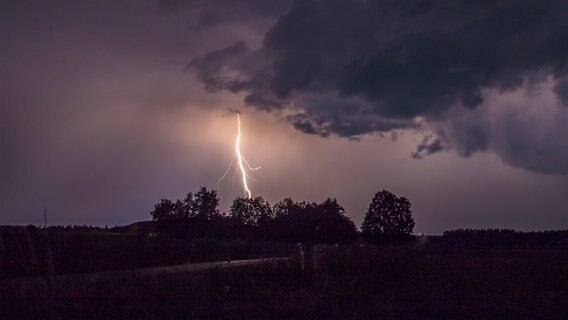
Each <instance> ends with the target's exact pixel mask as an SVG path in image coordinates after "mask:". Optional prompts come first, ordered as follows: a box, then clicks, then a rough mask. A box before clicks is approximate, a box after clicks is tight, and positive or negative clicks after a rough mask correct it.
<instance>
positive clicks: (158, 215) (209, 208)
mask: <svg viewBox="0 0 568 320" xmlns="http://www.w3.org/2000/svg"><path fill="white" fill-rule="evenodd" d="M150 214H151V216H152V220H154V221H156V222H157V223H158V225H159V232H162V233H167V234H170V235H174V236H177V237H216V238H221V239H235V238H246V239H250V238H254V239H266V240H271V241H281V242H309V243H327V244H338V243H352V242H355V241H357V240H359V239H361V238H363V239H365V240H367V241H370V242H381V241H393V240H396V241H398V240H404V239H408V238H410V237H411V234H412V231H413V228H414V219H413V218H412V211H411V203H410V201H409V200H408V199H407V198H405V197H398V196H396V195H395V194H393V193H391V192H389V191H386V190H383V191H380V192H377V193H376V194H375V195H374V197H373V199H372V200H371V203H370V204H369V207H368V210H367V212H366V215H365V219H364V221H363V223H362V225H361V231H359V230H358V229H357V227H356V226H355V224H354V223H353V221H352V220H351V219H350V218H349V217H348V216H347V215H346V213H345V209H344V208H343V206H341V205H340V204H339V203H338V202H337V200H336V199H335V198H327V199H326V200H324V201H322V202H320V203H316V202H307V201H293V200H292V199H291V198H286V199H283V200H282V201H279V202H277V203H275V204H274V205H271V204H270V203H269V202H268V201H266V200H264V199H263V198H262V197H260V196H259V197H254V198H245V197H237V198H236V199H234V200H233V203H232V204H231V206H230V208H229V210H228V212H221V211H220V210H219V198H218V196H217V191H215V190H208V189H207V188H205V187H201V188H200V189H199V190H198V191H196V192H190V193H188V194H187V195H186V196H185V197H184V198H182V199H177V200H175V201H172V200H169V199H162V200H161V201H160V202H159V203H157V204H156V205H155V206H154V210H153V211H152V212H151V213H150Z"/></svg>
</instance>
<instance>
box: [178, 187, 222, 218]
mask: <svg viewBox="0 0 568 320" xmlns="http://www.w3.org/2000/svg"><path fill="white" fill-rule="evenodd" d="M186 203H188V204H189V206H190V208H191V210H190V217H195V218H199V219H203V220H209V219H211V217H212V216H214V215H218V214H219V209H218V208H217V207H219V198H218V197H217V191H216V190H207V188H205V187H201V189H199V191H197V193H195V194H194V195H193V198H191V199H186Z"/></svg>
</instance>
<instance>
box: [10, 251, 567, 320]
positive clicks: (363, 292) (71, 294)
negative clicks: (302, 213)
mask: <svg viewBox="0 0 568 320" xmlns="http://www.w3.org/2000/svg"><path fill="white" fill-rule="evenodd" d="M316 252H317V255H316V256H317V259H316V260H317V270H316V272H315V273H314V274H312V275H307V274H304V273H302V272H301V271H300V268H299V264H298V263H297V262H296V263H279V264H272V265H262V266H243V267H239V268H232V269H217V270H209V271H205V272H200V273H188V274H172V275H157V276H139V277H137V276H132V277H112V276H109V277H108V278H106V279H100V280H97V281H82V282H81V281H76V282H73V281H71V282H65V281H53V283H52V285H51V288H50V287H49V285H48V282H47V281H44V282H39V283H36V284H35V285H30V284H28V285H23V284H22V283H24V282H22V281H20V282H18V281H17V280H16V281H14V280H3V284H2V289H1V291H2V292H1V293H2V299H1V301H2V302H1V306H0V307H1V308H2V309H3V310H2V311H3V312H2V314H3V315H4V316H3V318H8V319H10V318H40V319H77V318H81V319H89V318H93V319H121V318H124V319H187V318H190V319H324V318H325V319H567V318H568V255H567V254H566V253H567V250H566V249H563V248H546V247H539V248H528V247H525V248H515V247H461V248H458V247H452V246H449V245H447V244H446V245H439V244H438V245H436V244H431V245H430V244H426V245H423V244H422V245H420V244H418V243H416V244H411V245H396V246H395V245H392V246H380V247H375V246H366V247H360V246H347V247H338V248H337V247H333V246H330V247H320V248H318V249H317V250H316Z"/></svg>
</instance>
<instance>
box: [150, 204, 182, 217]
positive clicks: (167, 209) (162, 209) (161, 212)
mask: <svg viewBox="0 0 568 320" xmlns="http://www.w3.org/2000/svg"><path fill="white" fill-rule="evenodd" d="M175 209H176V205H175V204H174V203H173V202H172V201H171V200H168V199H162V200H160V203H158V204H156V205H155V206H154V210H153V211H152V212H150V214H151V215H152V220H154V221H166V220H172V219H174V218H175Z"/></svg>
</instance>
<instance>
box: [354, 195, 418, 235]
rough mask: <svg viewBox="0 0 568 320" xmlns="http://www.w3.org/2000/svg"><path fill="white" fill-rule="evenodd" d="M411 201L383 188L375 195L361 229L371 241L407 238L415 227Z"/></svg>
mask: <svg viewBox="0 0 568 320" xmlns="http://www.w3.org/2000/svg"><path fill="white" fill-rule="evenodd" d="M410 208H411V204H410V201H409V200H408V199H407V198H405V197H397V196H396V195H395V194H394V193H392V192H389V191H386V190H383V191H380V192H377V193H376V194H375V196H374V197H373V199H372V201H371V204H370V205H369V209H368V210H367V213H366V215H365V219H364V220H363V224H362V226H361V231H362V232H363V236H364V237H365V238H366V239H368V240H371V241H380V240H392V239H402V238H407V237H409V236H410V235H411V234H412V230H413V229H414V219H413V218H412V211H411V210H410Z"/></svg>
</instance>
